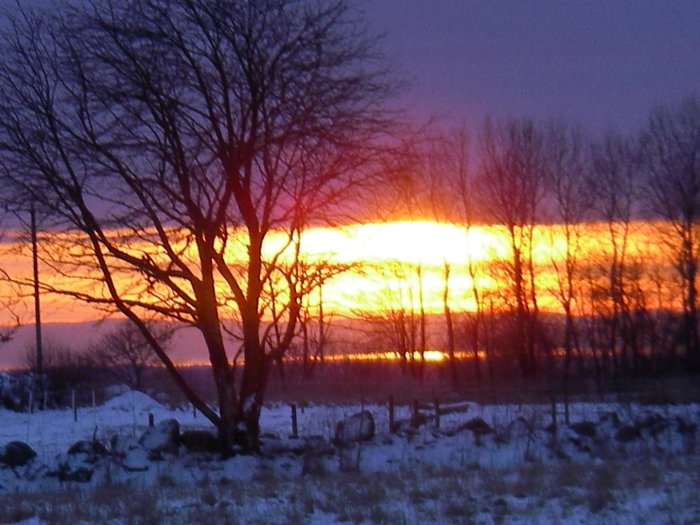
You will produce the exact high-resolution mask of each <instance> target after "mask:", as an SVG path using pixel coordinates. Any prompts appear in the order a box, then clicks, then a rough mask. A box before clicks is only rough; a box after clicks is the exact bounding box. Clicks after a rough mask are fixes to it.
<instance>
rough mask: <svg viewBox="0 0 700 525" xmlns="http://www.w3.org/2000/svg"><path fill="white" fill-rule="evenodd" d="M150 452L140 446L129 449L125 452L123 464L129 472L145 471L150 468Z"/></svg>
mask: <svg viewBox="0 0 700 525" xmlns="http://www.w3.org/2000/svg"><path fill="white" fill-rule="evenodd" d="M148 460H149V453H148V451H147V450H146V449H144V448H141V447H138V448H133V449H129V450H128V451H127V452H126V453H125V454H124V459H123V460H122V462H121V464H122V467H123V468H124V470H127V471H129V472H143V471H145V470H148V466H149V461H148Z"/></svg>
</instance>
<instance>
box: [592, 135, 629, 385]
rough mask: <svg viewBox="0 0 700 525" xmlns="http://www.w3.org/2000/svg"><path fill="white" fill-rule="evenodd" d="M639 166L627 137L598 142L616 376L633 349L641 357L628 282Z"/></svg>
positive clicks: (596, 171)
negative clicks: (632, 316)
mask: <svg viewBox="0 0 700 525" xmlns="http://www.w3.org/2000/svg"><path fill="white" fill-rule="evenodd" d="M637 167H638V163H637V159H636V156H635V151H634V148H633V146H632V144H631V143H630V142H629V141H628V140H626V139H625V138H623V137H621V136H619V135H617V134H614V133H610V134H608V135H606V136H605V137H604V138H603V139H602V140H600V141H599V142H598V143H596V144H595V146H594V149H593V168H592V176H593V179H592V180H591V189H592V190H593V193H594V194H595V195H596V199H595V201H594V206H595V208H596V209H597V211H598V213H600V215H601V216H602V217H603V220H604V222H605V226H606V229H607V237H606V238H605V242H606V244H607V247H608V249H609V253H608V258H607V260H606V261H605V263H604V264H605V271H606V272H607V281H608V283H607V284H608V286H607V296H608V299H609V303H610V312H609V315H607V316H606V319H605V321H606V322H607V323H608V341H607V342H606V351H609V352H610V354H611V357H612V362H613V373H614V375H615V377H618V376H619V374H620V373H621V372H623V371H627V370H628V369H629V364H630V363H629V360H630V353H631V354H632V359H633V363H634V364H635V366H636V364H637V363H638V357H639V355H638V354H639V347H638V346H637V345H636V343H635V340H634V337H633V335H634V334H633V330H632V322H631V321H632V318H631V310H630V304H629V301H628V290H627V286H626V284H627V283H626V273H627V271H628V268H627V257H628V250H629V239H630V229H631V227H632V215H633V212H634V207H635V205H636V202H637V193H638V187H637V180H636V178H635V174H636V171H637ZM618 346H619V348H618ZM618 349H619V352H618Z"/></svg>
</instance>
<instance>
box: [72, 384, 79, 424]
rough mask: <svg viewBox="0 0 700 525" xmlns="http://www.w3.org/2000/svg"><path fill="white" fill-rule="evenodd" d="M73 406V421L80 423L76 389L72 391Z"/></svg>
mask: <svg viewBox="0 0 700 525" xmlns="http://www.w3.org/2000/svg"><path fill="white" fill-rule="evenodd" d="M71 404H72V405H73V421H74V422H76V423H77V422H78V405H77V404H76V403H75V389H73V390H71Z"/></svg>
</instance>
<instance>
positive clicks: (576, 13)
mask: <svg viewBox="0 0 700 525" xmlns="http://www.w3.org/2000/svg"><path fill="white" fill-rule="evenodd" d="M355 1H357V2H358V3H359V5H360V6H362V9H363V10H364V12H365V13H366V15H367V17H368V18H369V19H370V21H371V23H372V27H373V29H374V30H376V31H381V32H384V33H386V48H387V51H388V53H389V55H390V56H391V57H392V58H393V59H395V61H396V63H397V64H398V67H399V70H400V71H401V72H402V73H404V74H405V75H407V76H408V77H409V78H410V79H411V80H412V82H413V87H412V89H411V90H410V92H409V93H408V94H407V95H406V97H405V105H407V106H409V107H411V108H417V112H418V113H419V115H421V116H425V115H429V114H441V115H443V116H445V117H446V118H447V119H448V120H449V119H455V120H457V121H461V120H464V121H466V123H467V124H468V125H470V126H474V125H478V124H480V123H481V122H482V120H483V118H484V116H486V115H494V116H501V117H504V116H532V117H535V118H547V117H554V116H562V117H565V118H568V119H572V120H575V121H577V122H579V123H581V124H583V125H584V126H586V127H588V128H590V129H591V130H594V131H595V130H599V129H605V128H609V127H614V128H618V129H621V130H629V131H631V130H634V129H636V128H637V127H638V126H639V125H640V124H641V123H642V122H643V121H644V120H645V119H646V116H647V114H648V112H649V110H650V109H651V108H652V107H653V106H654V105H656V104H659V103H666V102H670V103H675V102H677V101H679V100H681V99H682V98H683V97H685V96H687V95H689V94H691V93H693V92H700V1H698V0H687V1H669V0H658V1H653V2H652V1H647V0H634V1H633V0H607V1H602V0H582V1H573V0H559V1H557V0H539V1H525V0H473V1H470V0H355ZM414 110H416V109H414Z"/></svg>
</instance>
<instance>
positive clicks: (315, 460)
mask: <svg viewBox="0 0 700 525" xmlns="http://www.w3.org/2000/svg"><path fill="white" fill-rule="evenodd" d="M361 409H364V410H369V411H370V412H371V413H372V414H373V416H374V419H375V422H376V435H375V437H374V438H373V439H372V440H371V441H368V442H363V443H359V444H353V445H350V446H347V447H344V448H337V447H335V446H333V445H331V443H330V441H331V439H332V438H333V436H334V432H335V427H336V423H337V422H338V421H340V420H342V419H343V418H345V417H347V416H349V415H351V414H354V413H357V412H359V411H360V410H361ZM149 414H152V415H153V417H154V420H155V422H156V424H158V423H159V422H162V421H165V420H167V419H171V418H174V419H176V420H177V421H178V422H179V423H180V428H181V430H186V429H195V428H197V429H204V428H209V427H208V425H207V422H206V420H204V418H203V417H202V416H201V414H200V415H198V416H197V417H195V416H194V414H193V413H192V411H191V409H189V408H188V409H169V408H167V407H164V406H162V405H160V404H158V403H157V402H156V401H154V400H153V399H151V398H149V397H148V396H146V395H144V394H142V393H140V392H127V393H124V394H122V395H120V396H117V397H115V398H113V399H111V400H109V401H108V402H106V403H105V404H104V405H102V406H99V407H96V408H94V409H93V408H86V409H81V410H80V411H79V412H78V421H77V422H75V421H74V417H73V412H72V411H71V410H53V411H45V412H35V413H34V414H27V413H16V412H11V411H6V410H0V452H1V451H2V447H3V446H4V445H5V444H7V443H9V442H11V441H23V442H26V443H28V444H29V445H30V446H31V447H32V448H33V449H34V450H35V451H36V452H37V457H36V458H35V459H33V460H32V461H31V462H30V463H29V464H28V465H26V466H22V467H16V468H14V469H12V468H9V467H5V468H2V469H0V522H2V523H6V522H8V523H10V522H23V523H79V522H83V523H94V522H99V523H114V524H117V523H192V522H206V521H211V522H215V523H226V522H230V523H341V522H350V523H416V524H418V523H557V522H564V523H700V496H699V495H698V487H700V468H698V467H700V455H698V452H700V449H698V448H696V440H697V439H698V438H699V437H700V434H699V433H698V426H700V407H699V406H698V405H696V404H691V405H678V406H673V405H665V406H641V405H635V404H627V405H615V404H576V405H573V406H572V411H571V414H572V417H571V421H572V424H571V425H569V426H567V425H564V424H562V423H561V421H560V424H559V425H558V426H557V427H556V429H555V428H553V427H552V426H551V425H550V423H551V416H550V407H548V406H533V405H523V406H515V405H501V406H480V405H477V404H469V406H468V409H467V410H466V412H461V413H456V414H449V415H448V414H443V415H442V416H441V418H440V426H439V428H436V426H435V422H434V421H432V420H428V421H427V422H426V423H425V424H424V425H421V426H420V427H418V428H414V427H411V426H410V425H407V424H406V423H407V421H405V422H404V424H403V425H402V426H401V430H400V431H399V432H398V433H394V434H392V433H390V432H389V423H388V410H387V407H385V406H377V405H370V406H364V407H360V406H349V405H347V406H307V407H303V408H300V409H299V410H298V428H299V438H298V439H293V438H291V437H290V436H289V435H290V432H291V418H290V407H289V406H287V405H276V406H270V407H266V408H265V409H264V411H263V414H262V421H261V427H262V432H263V435H264V439H263V454H262V455H261V456H235V457H233V458H230V459H227V460H225V461H222V460H220V459H218V458H215V457H211V456H209V455H206V454H201V453H199V454H195V453H188V452H185V451H184V448H181V449H180V451H179V453H178V454H170V453H166V454H162V455H161V456H159V457H158V458H157V459H158V460H156V458H153V457H150V459H149V456H148V455H147V454H146V453H145V452H144V451H143V449H142V448H141V446H140V445H139V444H138V443H137V439H138V438H139V437H141V436H142V434H143V433H144V432H145V431H146V430H147V425H148V418H149ZM426 414H427V415H429V412H426ZM410 416H411V410H410V408H409V407H397V414H396V419H397V420H408V419H409V418H410ZM115 436H119V437H118V438H115ZM93 439H94V440H97V441H99V442H101V443H103V444H105V445H106V446H107V448H109V446H110V445H109V444H110V443H114V442H115V441H114V440H115V439H116V440H117V441H118V442H119V443H120V445H118V446H121V447H123V449H124V450H127V452H126V459H125V458H124V457H123V456H124V455H122V457H120V458H116V456H115V455H114V454H107V455H105V456H100V455H99V454H97V455H90V454H87V453H85V454H82V455H81V454H77V455H71V456H69V455H67V451H68V449H69V448H70V447H71V445H73V444H74V443H75V442H77V441H80V440H88V441H92V440H93ZM115 446H117V445H115ZM113 448H114V447H113ZM111 452H114V450H112V451H111ZM76 457H80V458H81V459H80V461H81V462H82V463H80V465H84V466H86V468H88V469H89V470H90V472H91V475H90V481H89V482H78V481H61V480H60V479H59V478H60V476H57V475H56V472H57V471H59V470H60V468H61V467H60V465H61V464H62V463H63V464H65V463H66V461H67V459H66V458H70V459H71V461H73V460H75V458H76ZM115 458H116V459H115ZM129 465H132V466H134V467H133V468H127V467H128V466H129Z"/></svg>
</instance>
